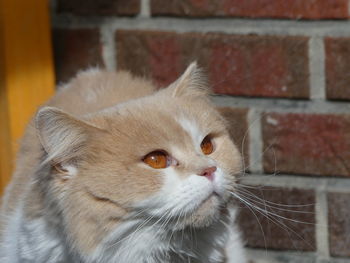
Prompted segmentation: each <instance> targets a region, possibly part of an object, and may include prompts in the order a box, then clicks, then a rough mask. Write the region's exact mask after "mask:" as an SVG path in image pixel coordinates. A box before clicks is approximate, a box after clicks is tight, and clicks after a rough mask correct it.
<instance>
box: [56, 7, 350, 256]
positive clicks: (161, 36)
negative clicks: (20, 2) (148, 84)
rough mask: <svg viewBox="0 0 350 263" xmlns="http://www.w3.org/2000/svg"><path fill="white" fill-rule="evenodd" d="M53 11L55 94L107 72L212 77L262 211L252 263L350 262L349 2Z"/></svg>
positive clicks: (244, 217) (248, 217)
mask: <svg viewBox="0 0 350 263" xmlns="http://www.w3.org/2000/svg"><path fill="white" fill-rule="evenodd" d="M52 6H53V8H52V10H53V12H52V15H53V39H54V51H55V60H56V73H57V74H56V75H57V82H64V81H67V80H68V79H69V78H70V77H72V76H73V75H74V74H75V73H76V72H77V71H78V70H80V69H82V68H86V67H89V66H100V67H106V68H107V69H110V70H115V69H126V70H130V71H132V72H133V73H135V74H137V75H141V76H147V77H150V78H152V79H153V80H154V82H155V83H156V84H157V85H159V86H165V85H167V84H168V83H170V82H171V81H173V80H174V79H175V78H176V77H177V76H178V75H179V74H180V73H181V72H182V71H183V70H184V69H185V67H186V65H188V63H189V62H191V61H193V60H197V61H198V62H199V63H200V65H201V66H202V67H204V68H205V69H206V71H207V72H208V75H209V79H210V82H211V85H212V87H213V90H214V91H215V93H216V94H217V96H215V97H213V100H214V101H215V103H217V105H218V106H221V107H222V109H221V111H222V113H223V114H224V116H225V117H226V118H227V119H228V120H229V123H230V127H229V129H230V132H231V134H232V136H233V138H234V139H235V141H236V143H237V144H238V145H239V147H240V148H241V150H242V152H243V154H244V156H245V165H246V168H247V169H246V170H247V173H246V174H245V175H244V176H243V177H242V183H244V184H246V185H248V186H249V188H242V189H243V190H242V191H245V195H246V197H247V199H246V200H248V201H250V202H254V203H255V204H256V205H260V208H259V209H257V210H255V211H253V212H252V211H251V210H250V209H248V208H246V207H245V206H244V205H243V204H241V206H242V209H241V213H240V216H239V222H240V224H241V226H242V230H243V233H244V236H245V240H246V243H247V250H248V253H249V257H250V258H251V260H252V262H255V263H263V262H264V263H267V262H268V263H272V262H276V263H282V262H301V263H302V262H317V263H321V262H322V263H325V262H335V263H341V262H350V102H349V100H350V22H349V21H348V19H349V16H350V13H349V10H350V7H349V1H348V0H283V1H281V0H244V1H237V0H174V1H164V0H128V1H127V0H101V1H92V0H85V1H82V0H56V1H53V2H52ZM247 191H248V192H247ZM258 198H261V199H258ZM262 200H265V202H264V201H262ZM268 206H274V208H269V207H268ZM266 208H267V209H271V210H268V211H269V212H268V214H267V217H268V218H266V217H264V216H263V215H262V213H266V212H263V211H265V209H266ZM271 213H276V214H277V216H272V214H271ZM269 219H270V220H269Z"/></svg>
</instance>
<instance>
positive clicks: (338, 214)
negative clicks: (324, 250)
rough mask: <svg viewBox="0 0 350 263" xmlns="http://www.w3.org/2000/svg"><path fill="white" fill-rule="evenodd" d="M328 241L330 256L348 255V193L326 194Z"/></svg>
mask: <svg viewBox="0 0 350 263" xmlns="http://www.w3.org/2000/svg"><path fill="white" fill-rule="evenodd" d="M328 221H329V243H330V252H331V255H332V256H342V257H350V246H349V244H350V194H349V193H330V194H329V195H328Z"/></svg>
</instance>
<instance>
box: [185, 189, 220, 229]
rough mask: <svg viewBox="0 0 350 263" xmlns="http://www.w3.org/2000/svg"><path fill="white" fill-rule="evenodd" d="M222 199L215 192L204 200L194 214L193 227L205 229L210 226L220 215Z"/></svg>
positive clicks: (192, 217) (192, 218) (192, 216)
mask: <svg viewBox="0 0 350 263" xmlns="http://www.w3.org/2000/svg"><path fill="white" fill-rule="evenodd" d="M221 200H222V198H221V197H220V195H219V194H218V193H217V192H215V191H213V192H211V193H210V194H209V196H208V197H207V198H206V199H204V200H203V201H202V202H201V203H200V204H199V205H198V206H197V207H196V208H195V209H194V210H193V212H192V215H191V218H190V220H191V222H188V223H190V224H191V225H193V226H195V227H204V226H207V225H210V224H211V223H212V222H213V221H214V220H215V219H216V218H217V215H218V214H219V213H218V211H219V209H220V204H221Z"/></svg>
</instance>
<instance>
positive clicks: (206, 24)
mask: <svg viewBox="0 0 350 263" xmlns="http://www.w3.org/2000/svg"><path fill="white" fill-rule="evenodd" d="M145 3H147V2H145ZM146 6H147V5H146V4H145V6H144V7H142V8H145V10H142V12H144V14H145V15H146V12H148V11H147V10H146ZM101 24H109V25H110V26H112V27H113V29H114V30H116V29H126V30H132V29H141V30H142V29H143V30H147V29H148V30H164V31H175V32H179V33H181V32H194V31H195V32H203V33H205V32H222V33H229V34H243V35H246V34H251V33H254V34H258V35H279V36H306V37H310V36H313V37H323V36H334V37H337V36H349V34H350V21H348V20H345V21H330V20H327V21H295V20H289V21H288V20H269V19H237V18H210V19H208V18H207V19H198V18H173V17H152V18H151V17H147V16H143V15H139V16H137V17H98V16H95V17H88V18H87V17H79V16H74V15H67V14H60V15H56V16H54V17H53V25H54V27H64V28H80V27H96V26H98V25H101Z"/></svg>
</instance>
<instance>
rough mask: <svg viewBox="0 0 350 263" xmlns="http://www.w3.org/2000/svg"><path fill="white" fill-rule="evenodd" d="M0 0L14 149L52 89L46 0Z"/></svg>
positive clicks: (5, 175) (6, 179)
mask: <svg viewBox="0 0 350 263" xmlns="http://www.w3.org/2000/svg"><path fill="white" fill-rule="evenodd" d="M0 2H1V8H0V9H2V12H3V14H2V22H1V23H2V29H3V30H2V34H3V37H2V39H3V45H2V50H0V52H2V53H3V58H4V63H3V65H4V69H3V72H4V74H5V90H6V92H5V93H6V98H7V101H6V103H7V113H8V122H9V123H8V126H9V133H10V137H11V148H12V153H15V152H16V150H17V148H18V140H19V139H20V137H21V136H22V134H23V131H24V128H25V126H26V124H27V123H28V121H29V119H30V117H31V116H32V115H33V113H34V112H35V110H36V109H37V107H38V105H40V104H41V103H43V102H44V101H45V100H47V98H48V97H49V96H51V95H52V94H53V91H54V73H53V63H52V50H51V36H50V21H49V7H48V2H49V1H47V0H30V1H28V0H0ZM2 107H3V106H2ZM0 158H2V157H0ZM12 158H14V156H13V155H12ZM9 176H10V174H1V178H2V180H1V181H2V182H7V181H8V179H9ZM3 186H4V184H2V187H3Z"/></svg>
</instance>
